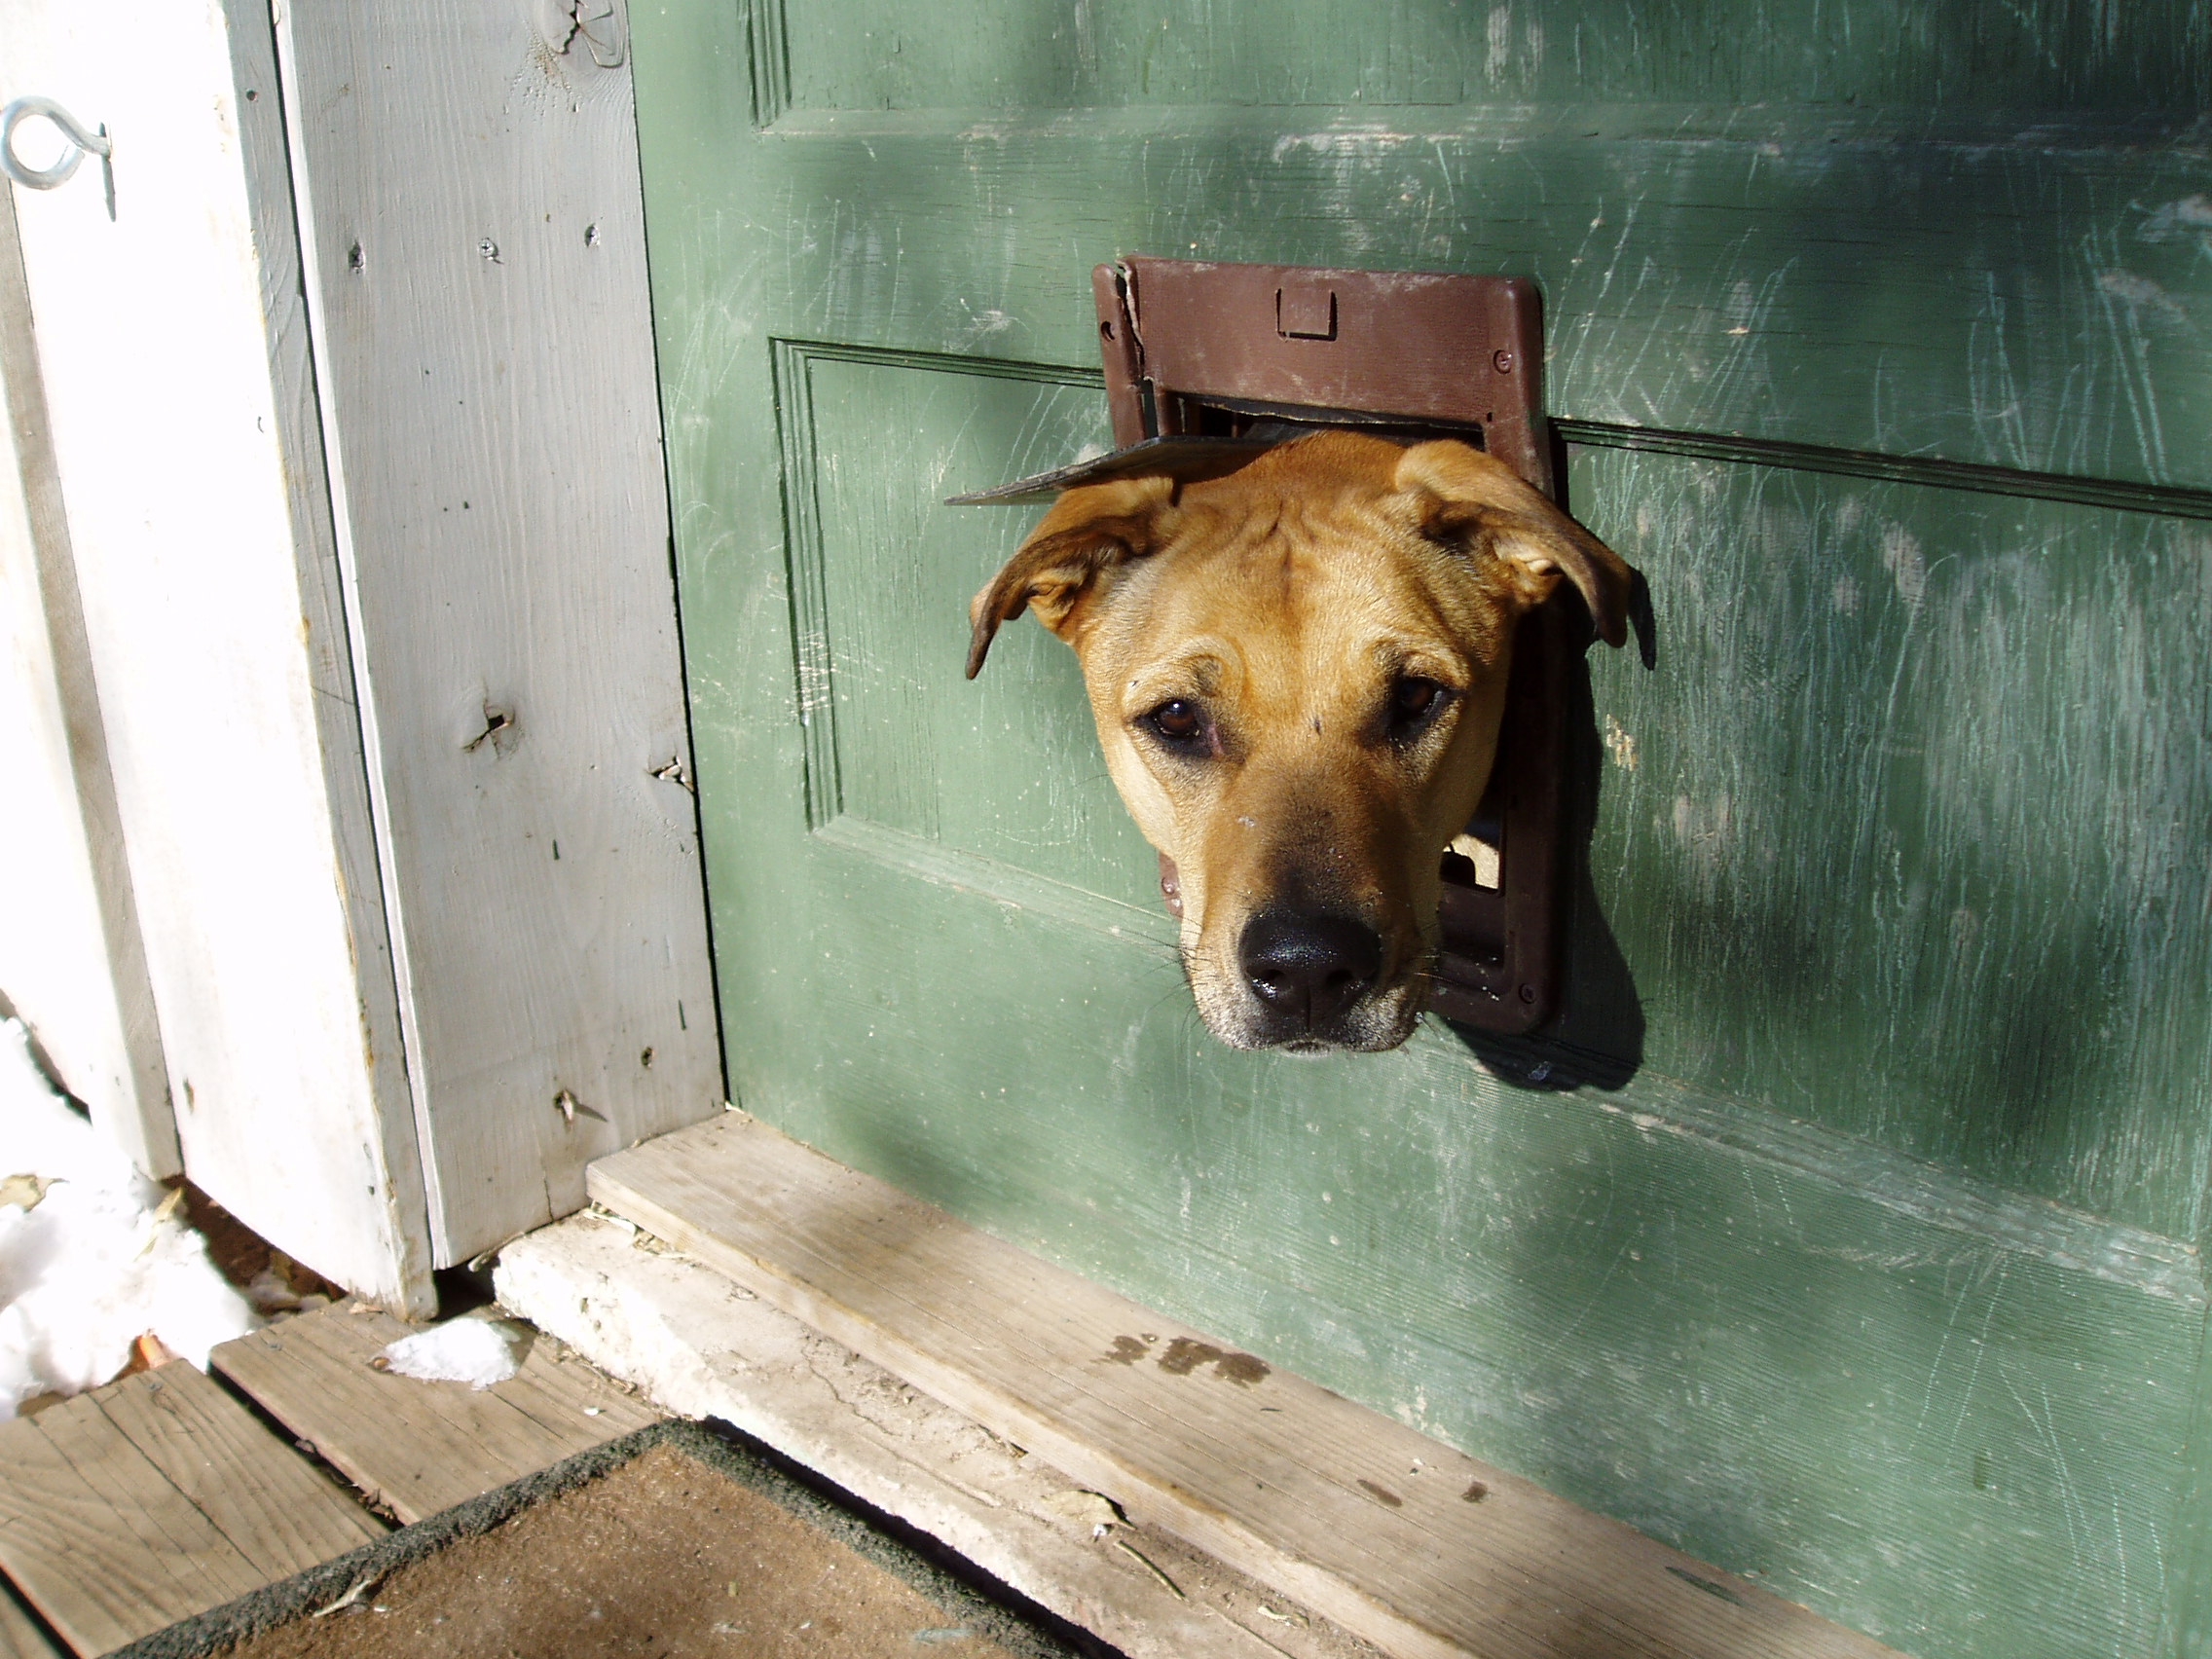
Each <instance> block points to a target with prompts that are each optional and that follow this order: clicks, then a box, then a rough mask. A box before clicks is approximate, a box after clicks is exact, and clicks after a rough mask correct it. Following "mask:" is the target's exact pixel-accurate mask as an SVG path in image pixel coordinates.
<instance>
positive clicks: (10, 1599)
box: [0, 1583, 62, 1659]
mask: <svg viewBox="0 0 2212 1659" xmlns="http://www.w3.org/2000/svg"><path fill="white" fill-rule="evenodd" d="M0 1659H62V1656H61V1649H60V1648H58V1647H56V1646H55V1644H54V1639H53V1638H51V1637H49V1636H48V1635H47V1634H46V1632H45V1631H44V1630H42V1629H40V1628H39V1624H38V1621H37V1620H36V1619H34V1618H32V1617H31V1615H30V1614H29V1613H28V1612H26V1611H25V1610H24V1608H23V1604H22V1602H21V1600H20V1599H19V1597H18V1594H17V1592H16V1589H15V1587H14V1586H13V1585H10V1584H5V1583H0Z"/></svg>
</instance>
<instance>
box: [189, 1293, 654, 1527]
mask: <svg viewBox="0 0 2212 1659" xmlns="http://www.w3.org/2000/svg"><path fill="white" fill-rule="evenodd" d="M408 1334H409V1328H408V1327H407V1326H405V1325H403V1324H401V1323H400V1322H399V1321H398V1320H396V1319H394V1318H392V1317H391V1316H390V1315H388V1314H384V1313H376V1314H365V1315H364V1314H355V1313H353V1312H351V1311H350V1309H347V1308H344V1307H339V1308H328V1309H322V1310H320V1311H318V1312H315V1313H310V1314H306V1315H304V1316H302V1317H300V1318H297V1319H287V1320H285V1321H284V1322H283V1323H282V1324H280V1325H273V1326H270V1327H269V1328H268V1329H266V1330H261V1331H256V1332H255V1333H253V1334H252V1335H251V1336H246V1337H240V1338H239V1339H238V1340H237V1341H236V1342H231V1343H226V1344H224V1345H223V1346H221V1347H219V1348H217V1349H216V1350H215V1353H214V1358H213V1363H214V1366H215V1368H216V1369H217V1370H218V1371H220V1372H221V1373H222V1374H223V1375H224V1376H226V1377H228V1378H229V1379H231V1381H232V1382H234V1383H237V1384H238V1385H239V1386H240V1387H241V1388H243V1389H244V1390H245V1391H246V1392H247V1393H249V1394H251V1395H252V1396H253V1397H254V1399H255V1400H256V1401H258V1402H259V1403H260V1404H261V1405H262V1406H263V1407H264V1408H265V1409H266V1410H267V1411H268V1412H269V1413H270V1414H271V1415H272V1416H274V1417H275V1418H276V1419H277V1420H278V1421H280V1422H282V1423H283V1424H284V1425H285V1426H286V1427H287V1428H289V1429H291V1430H292V1432H293V1433H295V1434H297V1435H299V1436H300V1437H301V1438H302V1439H304V1440H308V1441H310V1442H312V1443H313V1446H314V1448H315V1450H316V1452H318V1453H319V1454H320V1455H321V1456H323V1457H324V1458H326V1459H328V1460H329V1461H330V1462H331V1463H332V1464H333V1465H335V1466H336V1467H337V1468H339V1469H340V1470H342V1471H343V1472H344V1473H345V1475H346V1477H347V1478H348V1479H349V1480H350V1481H352V1482H353V1483H354V1484H355V1485H356V1486H358V1487H360V1488H361V1489H362V1491H364V1492H366V1493H369V1494H370V1495H371V1496H372V1497H374V1498H376V1499H377V1500H379V1501H381V1502H383V1503H384V1504H386V1505H387V1506H388V1507H389V1508H390V1510H391V1512H392V1513H393V1514H394V1515H396V1516H397V1517H398V1518H399V1519H400V1520H401V1521H403V1522H410V1523H411V1522H415V1521H420V1520H422V1519H424V1517H425V1516H429V1515H435V1514H438V1513H439V1512H440V1511H443V1510H447V1509H451V1508H452V1507H453V1506H454V1505H455V1504H457V1503H465V1502H466V1501H467V1500H468V1499H470V1498H472V1497H476V1496H479V1495H480V1494H482V1493H487V1492H492V1491H494V1490H496V1489H498V1488H499V1487H502V1486H506V1485H507V1484H509V1483H510V1482H513V1481H517V1480H520V1479H521V1478H522V1477H523V1476H525V1475H530V1474H535V1472H536V1471H537V1470H539V1469H543V1468H546V1467H549V1466H550V1465H552V1464H554V1463H558V1462H560V1461H561V1460H562V1459H564V1458H566V1457H571V1456H574V1455H575V1454H576V1453H578V1452H584V1451H589V1450H590V1449H591V1448H592V1447H594V1446H601V1445H604V1444H606V1443H607V1442H608V1441H609V1440H613V1439H617V1438H619V1437H620V1436H622V1435H624V1434H627V1433H629V1432H631V1430H633V1429H635V1428H639V1427H642V1426H644V1425H645V1423H647V1422H650V1421H653V1420H655V1419H657V1417H658V1415H659V1414H658V1413H655V1412H652V1411H651V1410H649V1409H648V1408H645V1407H643V1406H641V1405H640V1404H639V1403H638V1402H637V1401H636V1400H634V1399H632V1398H631V1397H630V1396H628V1395H625V1394H623V1393H622V1392H621V1391H619V1390H618V1389H615V1388H613V1387H611V1386H609V1385H608V1383H604V1382H602V1381H599V1380H597V1379H594V1378H590V1377H589V1376H588V1375H585V1374H583V1373H582V1368H581V1367H579V1366H576V1365H575V1364H574V1363H573V1362H567V1363H564V1362H562V1361H558V1360H556V1359H555V1358H554V1357H553V1355H552V1353H551V1351H550V1348H549V1346H548V1345H543V1344H535V1345H533V1348H532V1352H531V1353H530V1355H528V1356H527V1357H526V1358H525V1360H524V1372H523V1375H521V1376H519V1377H517V1378H515V1379H513V1380H512V1381H510V1382H507V1383H498V1384H497V1385H495V1386H493V1387H491V1388H487V1389H482V1390H477V1389H472V1388H470V1387H469V1386H468V1385H467V1384H465V1383H422V1382H417V1381H416V1380H414V1379H413V1378H407V1377H399V1376H394V1375H391V1374H389V1373H386V1372H380V1371H376V1370H373V1369H371V1367H370V1365H369V1361H370V1360H371V1359H373V1358H375V1357H376V1355H377V1354H378V1353H379V1352H380V1351H382V1349H383V1348H384V1347H385V1346H386V1345H387V1344H388V1343H390V1342H393V1341H395V1340H396V1339H398V1338H400V1337H403V1336H406V1335H408ZM541 1348H542V1349H544V1350H545V1351H542V1352H541V1351H539V1350H540V1349H541ZM591 1407H596V1408H597V1409H598V1415H597V1416H592V1415H589V1413H588V1411H587V1408H591Z"/></svg>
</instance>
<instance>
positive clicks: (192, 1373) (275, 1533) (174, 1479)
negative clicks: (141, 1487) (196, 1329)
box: [92, 1365, 385, 1584]
mask: <svg viewBox="0 0 2212 1659" xmlns="http://www.w3.org/2000/svg"><path fill="white" fill-rule="evenodd" d="M92 1399H93V1400H94V1401H95V1402H96V1403H97V1404H98V1405H99V1408H100V1410H101V1411H102V1412H104V1413H105V1414H106V1415H107V1418H108V1420H109V1421H110V1422H112V1423H114V1424H115V1426H116V1427H117V1428H118V1429H120V1430H121V1431H122V1432H123V1434H124V1435H125V1437H126V1438H128V1439H129V1441H130V1443H131V1445H133V1446H135V1447H136V1448H137V1449H138V1451H139V1452H140V1453H141V1454H143V1455H144V1456H145V1457H146V1459H147V1460H148V1461H149V1462H151V1463H153V1464H154V1466H155V1467H157V1468H158V1469H160V1470H161V1472H162V1474H163V1475H164V1476H166V1478H167V1480H168V1482H169V1484H170V1485H171V1486H173V1487H175V1488H176V1489H177V1491H178V1492H180V1493H183V1494H184V1495H185V1496H186V1497H187V1498H188V1499H190V1500H191V1502H192V1503H193V1505H194V1506H195V1507H197V1508H198V1509H199V1510H200V1511H201V1513H202V1514H203V1515H205V1516H206V1517H207V1518H208V1519H209V1520H210V1521H212V1522H213V1523H214V1524H215V1526H216V1528H217V1529H218V1530H220V1531H221V1532H222V1533H223V1535H224V1536H225V1537H226V1538H228V1539H229V1540H230V1541H231V1543H232V1544H233V1545H234V1546H235V1547H236V1548H237V1549H238V1551H239V1553H240V1554H241V1555H242V1556H244V1557H245V1559H246V1560H247V1562H249V1563H250V1564H251V1565H252V1567H253V1568H254V1570H255V1571H256V1572H257V1573H259V1574H260V1576H261V1579H262V1581H263V1582H264V1583H271V1584H273V1583H275V1582H276V1580H277V1579H279V1578H289V1577H291V1576H292V1575H293V1574H294V1573H297V1572H305V1571H306V1570H307V1569H308V1568H309V1567H320V1566H321V1565H322V1564H323V1563H324V1562H326V1561H331V1560H334V1559H336V1558H337V1557H339V1556H342V1555H344V1554H346V1552H347V1551H349V1550H352V1549H358V1548H359V1547H360V1546H361V1545H363V1544H367V1543H373V1542H375V1541H376V1540H377V1539H378V1538H380V1537H382V1536H383V1535H384V1531H385V1529H384V1528H383V1527H382V1526H381V1525H379V1524H378V1522H377V1521H376V1519H375V1518H374V1517H373V1516H371V1515H370V1514H369V1513H368V1511H367V1510H365V1509H363V1508H362V1507H361V1506H360V1504H358V1503H356V1502H354V1501H353V1500H352V1499H351V1498H350V1497H349V1496H348V1495H347V1494H346V1493H343V1492H341V1491H339V1490H338V1489H337V1488H336V1487H334V1486H332V1485H331V1484H330V1482H329V1481H328V1480H327V1479H326V1478H324V1476H323V1475H321V1474H320V1473H318V1472H317V1471H316V1470H315V1469H314V1468H313V1466H312V1465H311V1464H310V1463H309V1462H308V1461H307V1459H306V1458H304V1457H302V1456H300V1455H299V1454H298V1453H297V1452H295V1451H294V1450H293V1449H292V1448H291V1447H289V1446H287V1445H285V1444H284V1443H283V1442H282V1441H280V1440H278V1439H277V1438H276V1436H275V1435H273V1434H271V1433H270V1432H269V1431H268V1430H267V1429H266V1428H264V1427H263V1426H262V1425H261V1424H260V1423H258V1422H256V1421H255V1420H254V1419H253V1417H252V1415H251V1414H250V1413H249V1412H247V1411H246V1409H245V1408H244V1407H243V1406H241V1405H240V1404H239V1403H238V1402H237V1401H236V1400H234V1399H232V1398H231V1396H230V1395H228V1394H226V1393H225V1392H224V1391H223V1390H222V1388H221V1386H220V1385H218V1384H217V1383H215V1382H214V1381H213V1380H212V1379H210V1378H208V1377H206V1376H204V1375H203V1374H202V1373H201V1372H199V1371H197V1370H195V1369H194V1368H193V1367H191V1366H189V1365H165V1366H163V1367H162V1368H161V1369H160V1370H158V1371H149V1372H144V1373H141V1374H140V1375H138V1376H136V1377H127V1378H125V1379H124V1380H123V1381H121V1382H119V1383H109V1384H108V1385H107V1386H106V1387H104V1388H98V1389H94V1390H93V1392H92Z"/></svg>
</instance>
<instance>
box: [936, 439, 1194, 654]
mask: <svg viewBox="0 0 2212 1659" xmlns="http://www.w3.org/2000/svg"><path fill="white" fill-rule="evenodd" d="M1174 498H1175V481H1174V480H1173V479H1172V478H1125V479H1122V480H1120V481H1119V482H1117V483H1112V484H1088V485H1085V486H1084V487H1082V488H1081V489H1076V490H1068V491H1065V492H1063V493H1062V494H1061V496H1060V498H1059V499H1058V500H1057V501H1055V502H1054V503H1053V504H1052V510H1051V512H1049V513H1047V514H1046V515H1045V517H1044V520H1043V522H1042V523H1040V524H1039V525H1038V526H1037V528H1036V529H1035V530H1033V531H1031V532H1030V533H1029V539H1028V540H1027V541H1024V542H1023V543H1022V544H1021V550H1020V551H1019V552H1017V553H1016V554H1014V557H1013V558H1011V559H1009V560H1008V561H1007V563H1006V569H1005V570H1003V571H1000V572H999V573H998V574H997V575H996V576H993V577H992V578H991V585H990V586H989V587H987V588H985V589H984V590H983V591H982V592H981V593H979V594H977V596H976V599H975V603H973V604H972V605H970V606H969V607H968V619H969V621H970V623H971V624H972V625H973V627H974V629H975V632H974V634H973V636H972V637H971V639H970V640H969V644H968V678H969V679H970V680H973V679H975V678H976V676H977V673H978V672H980V670H981V669H982V666H983V657H984V655H985V654H986V653H987V652H988V651H989V650H990V648H991V641H992V639H993V638H994V637H995V636H996V635H997V633H998V631H999V624H1000V623H1002V622H1011V621H1013V620H1014V618H1015V617H1016V616H1019V615H1020V614H1021V613H1022V611H1024V610H1028V609H1033V610H1035V611H1036V612H1037V620H1038V621H1040V622H1042V623H1044V624H1045V626H1046V627H1048V628H1050V629H1051V631H1052V632H1053V633H1055V634H1057V635H1059V636H1060V638H1061V639H1063V640H1064V639H1067V638H1068V636H1069V634H1070V632H1071V631H1072V630H1073V629H1074V627H1075V626H1076V623H1077V621H1078V619H1079V618H1080V616H1081V614H1082V610H1083V607H1084V604H1085V602H1086V601H1087V600H1088V599H1089V598H1090V597H1091V596H1092V594H1093V593H1094V592H1095V591H1096V590H1097V587H1098V582H1099V578H1100V577H1101V576H1103V575H1104V574H1106V572H1108V571H1112V570H1113V569H1115V568H1116V567H1117V566H1120V565H1122V564H1124V563H1126V562H1127V561H1128V560H1131V559H1141V558H1143V557H1144V556H1145V555H1146V554H1148V553H1150V552H1151V551H1152V550H1153V549H1154V548H1156V547H1158V546H1159V545H1160V542H1161V534H1162V530H1163V528H1164V524H1165V521H1166V519H1167V518H1168V516H1169V515H1170V514H1171V513H1172V511H1173V505H1172V503H1173V501H1174Z"/></svg>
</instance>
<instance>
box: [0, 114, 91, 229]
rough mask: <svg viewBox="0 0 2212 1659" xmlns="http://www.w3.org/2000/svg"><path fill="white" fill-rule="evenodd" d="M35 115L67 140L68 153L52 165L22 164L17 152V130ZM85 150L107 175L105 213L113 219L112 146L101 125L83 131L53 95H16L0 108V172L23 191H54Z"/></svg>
mask: <svg viewBox="0 0 2212 1659" xmlns="http://www.w3.org/2000/svg"><path fill="white" fill-rule="evenodd" d="M34 115H43V116H45V117H46V119H47V120H49V121H51V122H53V123H54V125H55V127H57V128H59V129H60V130H61V135H62V137H64V138H66V139H68V140H69V145H70V149H69V153H68V155H67V156H65V157H63V158H62V159H61V160H60V161H58V162H56V163H55V165H54V166H51V167H30V166H24V165H23V164H22V162H21V160H20V159H19V158H18V156H17V155H16V129H17V128H18V127H19V126H21V125H22V123H23V122H25V121H26V120H28V119H29V118H30V117H32V116H34ZM88 151H90V152H91V153H92V155H95V156H97V157H99V159H100V166H101V170H102V171H103V172H104V173H105V174H106V175H107V216H108V217H109V218H110V219H112V218H114V217H115V164H114V160H113V157H114V154H115V145H114V143H113V141H112V140H110V139H109V137H108V135H107V129H106V128H105V127H104V126H103V127H102V128H101V129H99V130H98V131H97V132H88V131H86V130H85V128H84V125H83V123H81V122H80V121H78V119H77V118H76V117H75V116H73V115H71V114H70V113H69V112H68V111H67V110H65V109H63V108H62V107H61V106H60V105H59V104H57V103H55V101H54V100H53V99H52V98H41V97H26V98H18V99H16V100H15V102H13V103H11V104H10V105H9V106H8V107H7V108H6V109H4V110H0V172H4V173H6V174H7V175H8V176H9V177H10V178H12V179H14V180H15V181H16V182H17V183H18V184H19V185H21V186H23V187H24V188H25V189H26V190H53V189H55V188H56V187H57V186H59V185H64V184H67V183H68V182H69V180H70V178H71V176H72V175H74V174H75V172H76V171H77V168H78V166H79V165H80V164H82V163H83V161H84V159H85V155H86V152H88Z"/></svg>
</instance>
